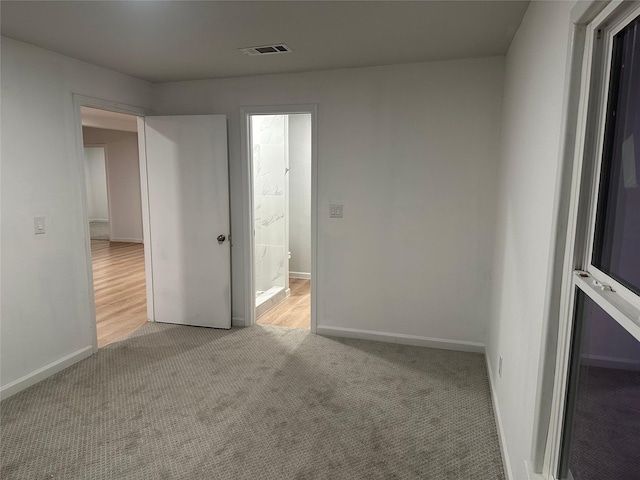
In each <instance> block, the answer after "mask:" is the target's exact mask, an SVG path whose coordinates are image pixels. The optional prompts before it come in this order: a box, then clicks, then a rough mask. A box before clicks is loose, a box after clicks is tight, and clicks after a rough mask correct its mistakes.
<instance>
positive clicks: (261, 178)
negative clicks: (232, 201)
mask: <svg viewBox="0 0 640 480" xmlns="http://www.w3.org/2000/svg"><path fill="white" fill-rule="evenodd" d="M249 124H250V125H249V146H250V149H251V150H250V152H251V162H250V163H251V166H252V167H251V168H252V172H251V178H252V184H253V187H252V189H251V195H252V202H251V204H252V205H253V212H252V216H253V229H254V238H253V265H252V267H253V285H254V289H253V290H254V292H253V293H254V298H255V303H254V305H253V307H254V309H255V319H256V323H258V324H262V325H274V326H280V327H288V328H302V329H310V328H311V271H312V260H311V259H312V245H311V238H312V234H311V229H312V228H311V225H312V221H311V217H312V215H311V213H312V208H311V203H312V202H311V199H312V194H311V190H312V188H311V184H312V115H311V114H310V113H286V114H281V113H274V114H268V113H265V114H252V115H249Z"/></svg>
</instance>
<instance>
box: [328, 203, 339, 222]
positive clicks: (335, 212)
mask: <svg viewBox="0 0 640 480" xmlns="http://www.w3.org/2000/svg"><path fill="white" fill-rule="evenodd" d="M329 218H342V205H338V204H336V203H330V204H329Z"/></svg>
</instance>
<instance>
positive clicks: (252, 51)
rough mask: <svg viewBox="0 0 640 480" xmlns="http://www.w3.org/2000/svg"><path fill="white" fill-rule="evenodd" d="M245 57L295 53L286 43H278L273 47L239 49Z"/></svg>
mask: <svg viewBox="0 0 640 480" xmlns="http://www.w3.org/2000/svg"><path fill="white" fill-rule="evenodd" d="M239 50H240V51H241V52H242V53H244V54H245V55H275V54H277V53H290V52H293V50H292V49H291V47H289V46H288V45H285V44H284V43H276V44H273V45H260V46H259V47H247V48H240V49H239Z"/></svg>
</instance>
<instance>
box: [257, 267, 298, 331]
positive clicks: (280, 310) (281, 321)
mask: <svg viewBox="0 0 640 480" xmlns="http://www.w3.org/2000/svg"><path fill="white" fill-rule="evenodd" d="M289 287H290V288H291V295H289V296H288V297H287V298H285V299H284V300H283V301H281V302H280V303H279V304H278V305H276V306H275V307H273V308H272V309H271V310H269V311H268V312H266V313H265V314H264V315H262V316H261V317H260V318H258V320H257V322H258V323H259V324H260V325H276V326H278V327H289V328H304V329H307V330H309V329H310V328H311V281H310V280H303V279H300V278H290V279H289Z"/></svg>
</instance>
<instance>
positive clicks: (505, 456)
mask: <svg viewBox="0 0 640 480" xmlns="http://www.w3.org/2000/svg"><path fill="white" fill-rule="evenodd" d="M484 358H485V360H486V362H487V373H488V375H489V389H490V390H491V400H492V401H493V416H494V417H495V420H496V429H497V430H498V443H499V444H500V455H501V456H502V465H503V467H504V476H505V478H506V480H513V472H512V471H511V461H510V460H509V449H508V448H507V438H506V436H505V434H504V426H503V423H502V415H501V414H500V407H499V404H498V394H497V390H498V389H497V388H496V384H495V382H494V380H493V373H492V370H491V359H490V358H489V353H488V352H485V354H484Z"/></svg>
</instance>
